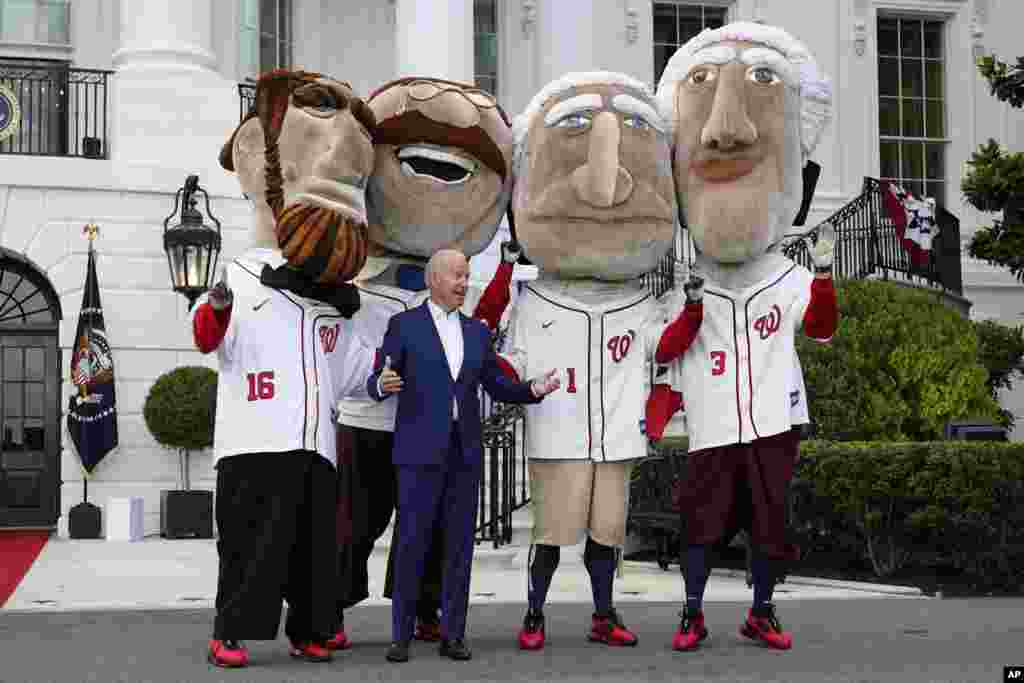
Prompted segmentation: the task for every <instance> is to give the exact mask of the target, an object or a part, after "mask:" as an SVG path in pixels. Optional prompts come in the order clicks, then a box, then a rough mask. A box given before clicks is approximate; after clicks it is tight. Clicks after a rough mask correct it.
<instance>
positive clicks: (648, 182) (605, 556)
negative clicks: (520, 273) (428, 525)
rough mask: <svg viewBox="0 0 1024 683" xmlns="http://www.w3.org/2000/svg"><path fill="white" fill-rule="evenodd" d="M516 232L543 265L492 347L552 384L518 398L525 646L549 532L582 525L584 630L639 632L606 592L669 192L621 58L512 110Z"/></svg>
mask: <svg viewBox="0 0 1024 683" xmlns="http://www.w3.org/2000/svg"><path fill="white" fill-rule="evenodd" d="M514 135H515V142H516V151H515V162H514V163H515V169H516V184H515V190H514V192H513V200H512V205H513V215H514V216H515V219H516V220H515V223H514V230H515V232H514V233H513V238H514V241H513V245H515V244H516V240H517V241H518V243H519V245H521V248H522V251H523V253H524V255H525V256H526V257H527V258H529V259H530V261H531V262H532V263H534V264H536V265H537V267H538V268H539V273H540V275H539V278H538V279H537V280H536V281H535V282H532V283H530V284H528V285H526V286H525V287H524V288H523V291H522V292H521V293H520V295H519V299H518V300H517V301H516V303H515V305H514V306H513V308H512V309H511V310H510V316H509V319H510V322H509V333H508V337H507V339H506V340H505V346H504V348H503V350H502V355H503V356H504V357H505V359H506V360H507V361H508V362H509V364H510V366H511V370H512V371H514V372H513V373H512V374H514V375H517V376H518V377H533V376H536V375H538V374H539V373H541V372H542V369H546V368H550V367H556V368H560V378H561V380H562V386H563V388H564V390H563V391H561V392H558V393H557V394H554V395H552V396H549V397H548V398H547V399H546V400H545V401H544V402H543V403H541V404H539V405H530V406H526V408H525V409H526V434H527V436H526V449H527V453H528V456H529V459H530V460H529V467H530V491H531V498H532V501H533V506H534V508H533V509H534V529H533V546H532V548H531V553H530V554H531V560H530V562H529V567H528V570H527V573H528V599H529V609H528V611H527V613H526V617H525V619H524V621H523V627H522V630H521V631H520V633H519V646H520V647H521V648H522V649H525V650H539V649H541V648H543V647H544V640H545V634H544V612H543V607H544V602H545V600H546V598H547V592H548V588H549V587H550V585H551V580H552V577H553V575H554V572H555V569H556V568H557V566H558V561H559V556H560V547H561V546H572V545H576V544H577V543H579V542H580V541H582V540H583V538H584V536H585V537H586V546H585V551H584V564H585V566H586V568H587V571H588V573H589V574H590V580H591V586H592V589H593V597H594V615H593V617H592V621H591V629H590V634H589V638H590V640H592V641H597V642H602V643H606V644H608V645H635V644H636V643H637V637H636V635H635V634H634V633H632V632H631V631H630V630H629V629H628V628H627V627H626V626H625V624H624V623H623V621H622V619H621V618H620V617H619V615H618V613H617V612H616V610H615V609H614V607H613V605H612V594H613V582H614V577H615V569H616V566H617V560H618V551H620V550H621V548H622V546H623V544H624V542H625V535H626V514H627V507H628V502H629V501H628V498H629V475H630V471H631V468H632V464H633V463H634V462H635V461H636V460H637V459H638V458H642V457H644V456H645V455H646V454H647V438H646V436H645V434H644V405H645V400H646V397H647V393H648V390H649V376H650V371H649V367H650V359H651V357H652V356H653V353H654V348H655V345H656V343H657V341H658V339H659V337H660V333H661V331H662V330H664V324H663V323H662V321H664V320H665V316H664V312H663V311H662V310H661V309H660V307H659V306H658V305H657V304H656V303H655V301H654V298H653V297H652V296H651V294H650V293H649V292H648V290H647V288H646V286H645V285H644V283H643V281H642V276H643V275H644V274H646V273H648V272H650V271H652V270H653V269H654V268H655V267H656V266H657V264H658V262H659V261H660V260H661V258H662V257H664V255H665V254H666V253H667V252H668V250H669V249H670V248H671V246H672V240H673V236H674V234H675V220H676V206H675V192H674V188H673V184H672V169H671V145H670V138H669V135H668V128H667V125H666V122H665V121H664V120H663V118H662V116H660V115H659V114H658V111H657V108H656V103H655V100H654V97H653V94H652V93H651V92H650V89H649V88H648V87H647V86H645V85H644V84H643V83H640V82H639V81H637V80H636V79H634V78H632V77H630V76H627V75H624V74H617V73H607V72H588V73H572V74H567V75H566V76H564V77H562V78H560V79H558V80H556V81H554V82H552V83H550V84H549V85H547V86H546V87H545V88H544V89H542V90H541V91H540V92H539V93H538V94H537V95H536V96H535V97H534V98H533V100H532V101H531V102H530V104H529V105H528V106H527V108H526V110H525V111H524V113H523V114H522V115H520V116H519V117H517V119H516V121H515V125H514ZM503 251H504V258H503V260H504V263H503V264H502V265H501V266H500V267H499V269H498V272H497V273H496V276H495V278H494V280H492V282H491V284H490V285H488V289H487V291H486V292H485V294H484V299H483V300H482V301H481V306H480V308H482V309H484V308H485V309H487V311H488V315H489V316H490V320H489V322H490V323H492V324H493V323H495V322H496V321H497V320H498V318H499V317H500V311H501V306H503V305H504V304H505V303H507V300H508V278H509V275H510V274H511V263H512V261H514V260H515V252H514V251H513V250H511V249H504V248H503Z"/></svg>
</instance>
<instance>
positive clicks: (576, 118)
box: [555, 112, 593, 130]
mask: <svg viewBox="0 0 1024 683" xmlns="http://www.w3.org/2000/svg"><path fill="white" fill-rule="evenodd" d="M592 118H593V114H591V113H590V112H575V113H572V114H567V115H566V116H563V117H562V118H560V119H558V122H557V123H555V126H556V127H558V128H568V129H569V130H582V129H584V128H587V127H589V126H590V123H591V120H592Z"/></svg>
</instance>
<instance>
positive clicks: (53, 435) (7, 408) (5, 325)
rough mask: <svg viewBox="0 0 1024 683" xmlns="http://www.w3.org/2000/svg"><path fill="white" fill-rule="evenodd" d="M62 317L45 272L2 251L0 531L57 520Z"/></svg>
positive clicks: (54, 523)
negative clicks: (59, 332) (1, 528)
mask: <svg viewBox="0 0 1024 683" xmlns="http://www.w3.org/2000/svg"><path fill="white" fill-rule="evenodd" d="M61 318H62V315H61V308H60V300H59V299H58V298H57V293H56V292H55V291H54V289H53V286H52V285H51V284H50V281H49V280H48V279H47V277H46V275H45V274H43V272H42V271H41V270H40V269H39V268H38V267H37V266H36V265H35V264H34V263H32V261H30V260H29V259H27V258H25V257H24V256H22V255H21V254H18V253H16V252H13V251H10V250H9V249H4V248H2V247H0V420H2V431H0V527H54V526H56V524H57V518H58V516H59V515H60V416H61V400H60V377H61V356H60V347H59V346H58V340H57V337H58V326H59V324H60V320H61Z"/></svg>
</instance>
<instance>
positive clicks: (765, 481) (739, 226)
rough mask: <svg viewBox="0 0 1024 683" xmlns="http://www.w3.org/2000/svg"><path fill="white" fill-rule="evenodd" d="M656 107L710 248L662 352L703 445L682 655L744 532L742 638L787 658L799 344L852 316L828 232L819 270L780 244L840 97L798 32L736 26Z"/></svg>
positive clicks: (713, 38)
mask: <svg viewBox="0 0 1024 683" xmlns="http://www.w3.org/2000/svg"><path fill="white" fill-rule="evenodd" d="M657 97H658V103H659V106H660V108H661V111H662V112H663V113H664V115H665V117H666V119H668V120H669V122H670V124H671V126H672V128H673V169H674V174H675V182H676V189H677V192H678V203H679V207H680V211H681V214H682V218H683V220H684V222H685V224H686V225H687V226H688V228H689V231H690V235H691V236H692V238H693V241H694V244H695V247H696V257H695V263H694V270H692V271H691V274H690V277H689V279H688V280H687V281H686V282H685V284H684V287H683V289H684V292H683V293H682V299H683V300H681V301H679V303H678V305H676V306H675V307H674V311H673V316H674V317H675V321H674V322H673V323H672V324H671V325H669V327H668V328H667V329H666V331H665V333H664V335H663V336H662V338H661V340H660V341H659V343H658V348H657V353H656V356H655V358H656V361H657V362H658V363H670V367H669V373H668V374H669V378H670V383H671V388H672V390H673V391H674V392H678V394H681V395H682V396H683V397H685V398H686V425H687V426H686V429H687V433H688V436H689V440H690V442H689V449H690V453H689V458H688V464H687V474H686V481H685V482H684V486H683V490H682V500H681V508H682V512H683V519H684V520H685V523H686V531H685V536H686V543H687V551H686V558H685V560H684V562H685V572H684V573H685V577H686V606H685V609H684V611H683V613H682V620H681V623H680V625H679V629H678V631H677V632H676V634H675V637H674V639H673V642H672V647H673V649H676V650H693V649H696V648H697V647H699V645H700V642H701V641H702V640H704V639H705V638H707V635H708V632H707V629H706V627H705V624H704V613H703V608H702V599H703V594H704V588H705V585H706V583H707V577H708V573H709V571H710V567H711V563H710V561H709V552H708V547H709V546H710V545H712V544H715V543H716V542H719V541H720V540H722V539H723V538H726V537H728V536H731V535H732V534H733V533H735V531H736V530H737V529H738V528H744V529H746V530H748V532H749V534H750V538H751V541H752V546H753V554H752V559H751V576H752V580H753V584H754V603H753V607H752V608H751V610H750V611H749V612H748V614H747V617H746V620H745V621H744V623H743V624H742V626H741V627H740V633H741V634H742V635H744V636H746V637H747V638H751V639H753V640H756V641H759V642H762V643H764V644H766V645H767V646H769V647H772V648H776V649H788V648H790V647H791V646H792V636H791V634H790V633H789V632H787V631H785V630H784V629H783V627H782V626H781V625H780V623H779V621H778V619H777V618H776V614H775V608H774V606H773V604H772V602H771V598H772V591H773V589H774V585H775V582H776V579H777V577H779V576H780V575H782V574H783V572H784V567H785V565H786V563H787V562H789V561H791V560H793V559H795V557H796V552H795V548H794V547H793V546H792V545H790V544H789V543H788V542H787V539H786V521H785V499H786V492H787V489H788V486H789V482H790V479H791V477H792V472H793V465H794V462H795V460H796V456H797V451H798V448H797V445H798V439H797V438H796V437H797V433H796V432H795V431H794V430H792V429H791V427H792V426H793V425H794V424H798V423H800V422H803V421H804V420H805V417H804V416H803V414H802V412H803V411H805V410H806V407H805V406H804V407H801V406H800V405H799V400H798V401H797V402H796V403H794V402H793V401H792V393H793V392H794V391H799V390H800V385H802V374H801V373H800V370H799V362H798V360H797V359H796V349H795V334H796V332H797V329H798V328H799V327H800V326H801V325H802V326H803V331H804V333H805V334H806V335H807V336H808V337H810V338H812V339H816V340H818V341H828V340H829V339H831V337H832V335H833V333H834V332H835V329H836V323H837V318H838V312H837V305H836V296H835V290H834V289H833V286H832V276H831V265H832V252H833V248H834V238H832V237H831V236H830V235H825V234H823V233H824V230H819V233H821V234H820V235H819V236H818V237H817V239H816V241H815V243H814V245H813V247H812V248H811V250H810V251H811V257H812V260H813V263H814V265H815V271H816V272H815V273H814V274H812V273H810V272H809V271H807V270H806V269H805V268H803V267H801V266H798V265H796V264H794V263H793V262H792V261H791V260H789V259H787V258H786V257H784V256H783V255H782V254H781V253H779V251H778V249H777V246H778V243H779V241H780V239H781V238H782V237H783V235H785V233H786V231H787V230H788V228H789V226H790V225H791V224H793V223H794V219H795V218H796V217H797V216H798V214H805V213H806V208H807V207H806V204H807V203H808V202H807V200H808V199H809V193H808V192H807V188H805V187H803V182H806V180H807V178H808V177H809V176H814V174H813V173H808V172H807V170H806V169H807V168H810V167H809V166H806V165H807V162H808V161H809V157H810V155H811V153H812V152H813V151H814V148H815V146H816V145H817V143H818V140H819V139H820V137H821V133H822V130H823V129H824V127H825V125H826V124H827V123H828V121H829V119H830V115H831V88H830V85H829V83H828V81H827V80H826V78H825V77H824V76H822V75H821V74H820V73H819V71H818V67H817V65H816V63H815V61H814V59H813V58H812V57H811V55H810V54H809V53H808V51H807V49H806V48H805V47H804V46H803V45H801V44H800V43H798V42H797V41H796V40H794V39H793V38H792V37H791V36H790V35H788V34H787V33H786V32H785V31H782V30H781V29H778V28H774V27H769V26H763V25H760V24H749V23H734V24H730V25H727V26H724V27H722V28H719V29H715V30H706V31H704V32H702V33H700V34H699V35H698V36H696V37H695V38H693V39H692V40H691V41H690V42H688V43H687V44H686V45H683V46H682V47H681V48H679V50H678V51H677V52H676V54H675V55H674V56H673V57H672V59H671V60H670V61H669V63H668V65H667V66H666V69H665V72H664V74H663V76H662V79H661V83H660V84H659V86H658V92H657ZM802 201H803V202H804V204H805V206H804V207H803V209H801V202H802ZM797 222H800V221H797ZM698 273H699V275H698ZM676 312H678V314H677V313H676ZM801 393H802V392H801ZM678 394H677V395H678ZM799 398H800V397H798V399H799ZM655 428H658V427H657V426H655Z"/></svg>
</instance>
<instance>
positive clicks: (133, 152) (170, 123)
mask: <svg viewBox="0 0 1024 683" xmlns="http://www.w3.org/2000/svg"><path fill="white" fill-rule="evenodd" d="M221 1H222V2H223V0H221ZM119 10H120V41H119V46H118V49H117V51H116V52H115V53H114V55H113V64H114V68H115V70H116V74H115V76H114V78H113V82H112V88H111V116H112V120H111V141H110V150H111V157H112V158H113V160H114V161H115V162H120V163H125V164H133V165H143V166H150V167H163V168H169V169H174V170H175V172H176V173H177V172H178V169H181V171H182V172H185V173H198V174H200V178H199V180H200V182H201V183H203V184H204V185H206V184H208V183H211V182H213V181H214V178H213V177H212V176H223V174H224V173H225V172H224V171H223V170H221V169H220V167H219V165H218V163H217V155H218V152H219V151H220V146H221V145H222V144H223V143H224V142H225V141H226V140H227V138H228V136H229V135H230V134H231V131H232V130H233V128H234V126H235V125H236V124H237V122H238V111H239V107H238V90H237V87H236V84H235V83H234V82H233V81H230V80H227V79H226V78H224V77H223V76H222V75H221V74H220V73H218V72H217V71H216V67H217V57H216V55H215V54H214V52H213V49H212V48H213V46H212V35H213V30H212V29H213V0H146V1H145V2H144V3H143V2H139V0H119ZM225 28H226V30H238V28H237V27H232V26H229V27H225ZM172 175H173V174H172ZM184 179H185V176H184V175H182V177H181V181H182V182H184ZM219 180H221V181H223V180H224V178H223V177H221V178H219ZM168 189H169V190H172V191H173V190H176V189H177V188H168Z"/></svg>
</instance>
